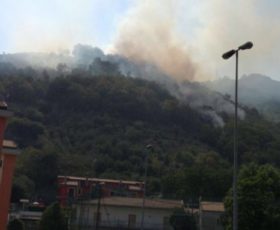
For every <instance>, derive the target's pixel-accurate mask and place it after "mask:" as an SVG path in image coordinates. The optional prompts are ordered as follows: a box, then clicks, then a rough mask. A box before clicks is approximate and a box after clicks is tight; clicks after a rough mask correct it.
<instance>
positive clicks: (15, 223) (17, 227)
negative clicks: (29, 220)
mask: <svg viewBox="0 0 280 230" xmlns="http://www.w3.org/2000/svg"><path fill="white" fill-rule="evenodd" d="M24 229H25V228H24V223H23V222H22V221H21V220H19V219H14V220H11V221H10V222H9V224H8V228H7V230H24Z"/></svg>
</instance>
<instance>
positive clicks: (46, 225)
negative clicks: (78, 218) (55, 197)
mask: <svg viewBox="0 0 280 230" xmlns="http://www.w3.org/2000/svg"><path fill="white" fill-rule="evenodd" d="M67 229H68V225H67V221H66V217H65V215H64V213H63V210H62V209H61V208H60V206H59V204H58V203H57V202H55V203H53V204H51V205H50V206H49V207H47V209H46V210H45V211H44V213H43V216H42V219H41V221H40V230H67Z"/></svg>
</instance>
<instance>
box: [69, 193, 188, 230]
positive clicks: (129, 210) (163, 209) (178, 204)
mask: <svg viewBox="0 0 280 230" xmlns="http://www.w3.org/2000/svg"><path fill="white" fill-rule="evenodd" d="M142 203H143V199H142V198H129V197H107V198H102V199H101V200H100V209H99V221H98V226H99V228H98V229H140V227H141V219H142V210H143V209H142ZM178 208H183V201H178V200H163V199H148V198H146V200H145V212H144V229H153V230H157V229H158V230H159V229H164V230H165V229H172V227H171V226H170V224H169V218H170V216H171V215H172V213H173V211H174V210H175V209H178ZM97 209H98V200H90V201H82V202H80V203H78V204H76V205H75V211H76V213H75V214H76V215H75V219H74V220H72V223H74V224H75V225H76V226H79V227H80V229H94V227H95V226H96V221H97V216H98V215H97V212H98V211H97Z"/></svg>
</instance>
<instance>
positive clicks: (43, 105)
mask: <svg viewBox="0 0 280 230" xmlns="http://www.w3.org/2000/svg"><path fill="white" fill-rule="evenodd" d="M107 64H108V63H107ZM109 64H110V63H109ZM3 65H4V66H5V65H7V64H5V63H4V64H3ZM8 66H10V67H11V65H8ZM91 66H93V67H91V68H89V69H79V70H77V69H72V70H70V71H69V73H63V74H62V73H61V72H60V71H59V70H52V71H53V77H49V75H48V70H37V69H33V68H32V67H29V68H24V69H21V68H17V67H13V68H11V69H13V71H11V72H9V71H6V72H4V73H3V72H1V71H0V93H1V95H2V97H3V98H5V99H6V101H7V103H8V105H9V109H10V110H12V111H14V112H15V117H14V118H13V119H11V120H10V123H9V126H8V129H7V135H6V138H12V139H14V140H16V141H17V142H18V144H19V146H20V147H21V148H22V149H23V153H22V155H21V156H20V158H19V161H18V165H17V171H16V177H15V181H14V189H13V200H14V201H17V200H18V199H19V198H20V197H28V198H31V199H38V197H39V198H42V199H43V200H45V201H46V202H48V201H51V200H53V199H55V191H56V190H55V189H56V188H55V182H56V176H57V175H58V174H62V175H76V176H91V177H101V178H116V179H132V180H142V178H143V173H144V172H143V169H144V165H143V164H144V163H143V162H144V161H143V159H144V157H145V154H149V167H148V194H149V195H161V196H164V197H173V198H180V199H186V200H188V199H192V200H197V199H198V197H199V196H203V197H205V198H209V199H222V198H223V197H224V195H225V193H226V191H227V190H228V189H229V187H230V185H231V177H232V176H231V165H232V157H231V156H232V131H233V123H232V115H231V113H227V112H226V111H225V110H221V109H220V110H219V111H216V110H215V109H216V108H218V107H220V104H219V103H216V102H217V100H218V101H219V100H220V99H217V98H222V97H220V96H219V97H218V96H217V94H216V93H214V92H211V91H209V90H206V89H204V88H203V87H201V86H200V85H199V84H197V83H184V85H177V88H181V90H180V91H178V92H180V95H179V96H174V92H173V91H172V92H173V93H172V94H171V93H170V88H168V87H167V88H166V87H165V86H164V85H162V84H158V83H156V82H151V81H147V80H144V79H138V78H132V77H125V76H123V75H122V74H120V73H119V72H118V71H117V70H118V69H117V68H115V67H114V68H109V70H108V71H109V72H108V74H107V75H106V74H104V75H97V74H95V73H96V72H95V70H96V69H95V68H96V66H95V67H94V65H91ZM109 66H111V65H109ZM6 67H7V66H6ZM6 67H5V68H6ZM111 67H112V66H111ZM6 69H7V68H6ZM103 70H104V71H107V68H104V69H103ZM112 70H113V71H112ZM98 73H99V74H100V72H98ZM175 88H176V87H175ZM205 92H208V93H207V95H208V96H207V97H206V96H203V95H205ZM202 96H203V97H204V99H203V100H198V98H203V97H202ZM212 97H213V99H210V98H212ZM216 97H217V98H216ZM205 99H208V101H210V102H211V103H212V102H215V103H216V108H215V107H213V108H209V105H204V103H203V101H205ZM195 101H200V103H198V106H193V103H194V102H195ZM225 101H227V100H225ZM210 102H209V103H210ZM229 102H230V101H229ZM211 103H210V104H211ZM195 104H196V103H195ZM201 108H202V110H201ZM204 110H207V111H208V115H207V113H205V111H204ZM242 110H243V111H244V112H245V113H246V116H245V117H244V118H242V120H240V133H239V135H240V141H239V144H240V148H239V153H240V162H241V163H246V162H252V161H254V162H257V163H261V164H263V163H271V164H274V165H276V166H279V165H280V157H279V154H278V152H277V151H278V149H279V147H280V131H279V125H278V124H277V125H275V124H274V123H270V122H268V121H265V120H264V119H262V117H261V116H260V115H259V114H258V112H257V111H256V110H254V109H248V108H246V107H244V108H242ZM209 111H213V113H212V115H213V114H217V115H219V116H220V118H221V119H223V122H224V123H223V126H217V125H215V123H213V120H212V119H213V116H211V115H209ZM214 112H215V113H214ZM147 144H152V145H153V146H154V150H153V151H152V152H147V151H146V149H145V146H146V145H147Z"/></svg>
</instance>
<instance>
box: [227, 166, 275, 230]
mask: <svg viewBox="0 0 280 230" xmlns="http://www.w3.org/2000/svg"><path fill="white" fill-rule="evenodd" d="M237 188H238V192H237V194H238V195H237V197H238V203H239V207H238V210H239V211H238V213H239V215H238V228H239V229H244V230H250V229H256V230H266V229H279V228H280V203H279V202H280V171H279V169H276V168H275V167H272V166H271V165H262V166H258V165H256V164H249V165H248V166H243V167H242V168H241V170H240V174H239V180H238V186H237ZM232 203H233V202H232V195H231V193H228V195H227V197H226V199H225V207H226V213H225V216H224V222H225V226H226V229H227V230H230V229H232Z"/></svg>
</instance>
